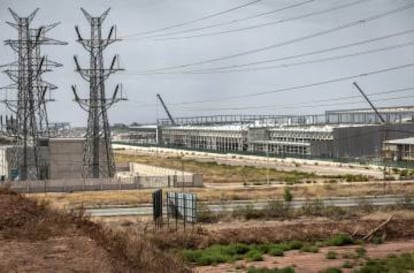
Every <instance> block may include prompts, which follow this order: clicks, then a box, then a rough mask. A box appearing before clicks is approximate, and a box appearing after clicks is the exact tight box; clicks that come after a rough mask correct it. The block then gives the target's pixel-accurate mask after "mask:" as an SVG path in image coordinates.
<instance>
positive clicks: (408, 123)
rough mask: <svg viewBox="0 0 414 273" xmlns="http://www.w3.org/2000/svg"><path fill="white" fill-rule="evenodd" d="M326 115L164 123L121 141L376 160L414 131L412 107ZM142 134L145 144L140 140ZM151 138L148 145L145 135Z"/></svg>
mask: <svg viewBox="0 0 414 273" xmlns="http://www.w3.org/2000/svg"><path fill="white" fill-rule="evenodd" d="M378 110H379V112H380V114H381V116H382V117H384V120H386V123H385V124H381V123H380V120H379V119H378V117H377V115H376V113H375V112H374V111H373V110H371V109H348V110H335V111H327V112H325V114H323V115H302V116H301V115H290V116H288V115H283V116H281V115H256V116H255V115H247V116H243V115H227V116H225V115H220V116H205V117H187V118H176V119H174V120H173V121H172V120H171V119H170V118H169V119H162V120H159V121H158V126H153V127H148V126H146V127H143V128H142V132H141V130H140V128H139V127H135V128H134V130H133V131H131V132H130V136H129V138H128V137H127V135H125V134H124V135H123V137H122V138H121V139H118V140H121V141H122V142H128V143H131V144H152V143H157V144H158V145H160V146H165V147H174V148H184V149H194V150H205V151H214V152H229V153H231V152H241V153H252V154H264V155H265V154H272V155H278V156H293V157H295V156H296V157H320V158H378V157H381V153H382V149H383V147H382V146H383V142H384V141H385V140H390V139H397V138H404V137H408V136H411V135H412V134H413V133H414V123H413V117H414V106H408V107H388V108H379V109H378ZM144 135H145V136H146V137H145V141H144V139H141V138H140V137H139V136H144ZM150 135H151V136H153V137H155V138H154V139H153V140H151V141H149V140H148V136H150Z"/></svg>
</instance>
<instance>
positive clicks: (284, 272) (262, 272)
mask: <svg viewBox="0 0 414 273" xmlns="http://www.w3.org/2000/svg"><path fill="white" fill-rule="evenodd" d="M247 273H295V269H293V268H292V267H285V268H282V269H277V268H273V269H269V268H266V267H260V268H256V267H249V269H248V270H247Z"/></svg>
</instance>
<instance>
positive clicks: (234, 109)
mask: <svg viewBox="0 0 414 273" xmlns="http://www.w3.org/2000/svg"><path fill="white" fill-rule="evenodd" d="M359 97H360V96H359ZM411 98H414V95H411V96H399V97H388V98H382V99H376V100H372V101H374V102H382V101H384V100H387V101H390V100H401V99H411ZM364 102H365V101H362V100H360V101H353V102H339V103H328V104H295V105H261V106H253V107H234V108H204V109H200V108H197V109H188V108H187V109H176V111H196V110H198V111H237V110H246V109H264V108H268V109H272V108H289V109H292V108H312V107H327V106H339V105H354V104H355V103H364Z"/></svg>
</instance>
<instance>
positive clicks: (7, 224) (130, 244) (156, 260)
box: [0, 191, 191, 273]
mask: <svg viewBox="0 0 414 273" xmlns="http://www.w3.org/2000/svg"><path fill="white" fill-rule="evenodd" d="M0 214H1V215H2V217H1V218H0V245H4V244H5V243H7V244H8V245H10V248H13V249H14V253H8V255H11V257H12V258H13V257H15V258H16V259H17V258H18V257H20V254H22V253H25V252H24V249H23V250H22V249H21V248H22V247H23V248H24V246H27V244H26V245H25V244H21V243H20V242H21V241H23V242H25V241H29V242H30V244H38V245H39V250H38V251H44V253H36V256H39V257H46V256H48V255H50V254H49V252H47V251H48V249H47V248H45V247H43V248H41V246H44V245H45V244H41V243H39V242H42V241H44V242H45V243H46V244H48V243H49V242H50V243H53V242H54V241H56V239H57V240H58V241H60V244H61V245H60V247H61V248H62V247H63V248H64V249H65V250H64V251H62V250H61V251H60V252H59V254H58V255H55V254H53V255H54V256H53V259H54V260H53V261H54V262H55V261H56V260H57V261H60V264H59V268H58V271H59V272H69V271H70V272H119V273H121V272H122V273H124V272H131V273H132V272H148V273H167V272H172V273H175V272H177V273H178V272H191V271H189V270H188V269H187V268H186V267H185V266H184V265H183V264H182V263H181V262H180V261H179V260H177V259H176V258H174V257H172V256H169V255H167V254H165V253H162V252H161V251H160V250H159V249H157V248H156V247H155V246H154V245H152V244H151V243H150V242H149V241H148V240H147V239H146V237H145V236H143V235H142V234H139V233H133V232H129V233H121V232H117V231H114V230H111V229H108V228H105V227H103V226H102V225H99V224H96V223H93V222H91V221H89V220H88V219H87V218H85V217H84V216H83V215H82V214H79V215H67V214H61V213H59V212H57V211H55V210H51V209H50V208H49V207H48V205H47V204H46V203H44V202H43V203H40V204H39V203H37V202H35V201H33V200H30V199H27V198H25V197H23V196H21V195H18V194H13V193H8V192H4V191H2V192H0ZM76 238H84V239H82V240H81V241H79V240H75V239H76ZM88 241H92V242H94V247H92V248H90V247H89V248H88V247H86V246H85V244H87V242H88ZM75 242H77V243H76V244H75ZM2 243H3V244H2ZM30 244H29V245H30ZM79 244H80V245H79ZM16 246H17V247H16ZM19 246H20V249H19ZM97 251H98V252H99V253H101V254H100V255H99V256H97V257H95V256H94V255H96V253H98V252H97ZM52 252H53V251H52ZM71 253H76V255H75V256H73V255H72V256H70V255H71ZM26 255H27V253H26ZM69 256H70V257H69ZM88 256H90V258H91V259H92V260H93V259H102V260H103V261H102V262H107V266H108V267H110V268H106V270H105V271H96V270H90V268H89V267H88V265H87V264H85V265H84V267H83V268H82V267H81V268H79V265H78V264H77V263H79V262H81V261H84V260H82V259H84V258H85V257H88ZM76 257H79V258H76ZM13 259H14V258H13ZM30 259H31V258H30ZM50 259H51V258H50ZM13 261H14V262H16V260H11V261H10V259H8V260H7V259H6V260H2V261H0V269H2V268H12V269H13V270H12V271H15V268H18V267H19V266H24V265H21V264H13ZM98 261H99V260H98ZM2 263H6V265H4V264H3V265H2ZM46 265H47V264H46ZM73 265H75V266H77V268H76V269H75V268H73V267H72V266H73ZM70 268H71V269H70ZM20 270H22V271H20ZM25 270H28V269H27V268H26V269H24V268H20V269H19V270H17V271H16V272H28V271H25ZM50 270H51V269H48V268H47V267H45V263H44V260H41V259H40V260H39V259H38V260H33V259H31V264H30V269H29V271H30V272H34V271H35V272H51V271H50ZM71 270H72V271H71ZM0 272H3V271H2V270H0ZM9 272H10V271H9ZM54 272H57V271H54Z"/></svg>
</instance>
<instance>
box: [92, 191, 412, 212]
mask: <svg viewBox="0 0 414 273" xmlns="http://www.w3.org/2000/svg"><path fill="white" fill-rule="evenodd" d="M320 200H321V201H322V202H323V203H324V205H325V206H338V207H355V206H358V205H360V204H361V203H365V202H366V203H368V204H371V205H374V206H387V205H394V204H398V203H399V202H404V201H405V197H402V196H389V195H386V196H377V197H375V196H366V197H358V198H342V197H341V198H339V197H335V198H324V199H320ZM411 200H413V198H412V199H411ZM306 202H308V201H307V200H304V199H300V200H294V201H292V202H291V207H292V208H301V207H303V206H304V205H305V204H306ZM268 204H269V200H256V201H252V200H246V201H244V200H237V201H228V202H222V203H215V204H206V206H207V207H208V209H209V210H210V211H213V212H224V211H233V210H234V209H236V208H239V207H243V206H246V205H252V206H253V208H254V209H258V210H259V209H263V208H264V207H265V206H266V205H268ZM86 213H87V214H89V215H91V216H101V217H111V216H149V215H152V206H150V205H143V206H139V207H133V208H119V207H118V208H102V209H87V210H86Z"/></svg>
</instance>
